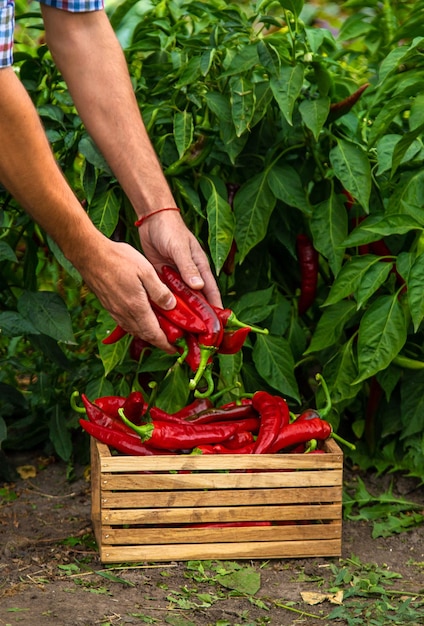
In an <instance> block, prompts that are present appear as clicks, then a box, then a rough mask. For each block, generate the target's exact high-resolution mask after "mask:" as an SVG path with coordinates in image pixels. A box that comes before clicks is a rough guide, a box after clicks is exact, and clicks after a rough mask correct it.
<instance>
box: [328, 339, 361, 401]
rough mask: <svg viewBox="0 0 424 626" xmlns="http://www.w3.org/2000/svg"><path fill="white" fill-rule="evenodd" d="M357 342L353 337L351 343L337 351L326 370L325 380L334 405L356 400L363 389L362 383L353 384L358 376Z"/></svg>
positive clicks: (348, 342)
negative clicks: (355, 347) (355, 351)
mask: <svg viewBox="0 0 424 626" xmlns="http://www.w3.org/2000/svg"><path fill="white" fill-rule="evenodd" d="M355 341H356V337H355V336H353V337H351V338H350V339H349V341H347V342H346V343H345V344H344V345H343V346H342V347H341V348H339V349H338V350H337V352H336V353H335V355H334V357H333V358H332V359H331V360H330V361H329V362H328V363H327V365H326V366H325V369H324V378H325V380H326V382H327V385H328V390H329V392H330V396H331V399H332V402H333V404H334V405H337V404H339V403H342V402H346V400H351V399H352V398H355V397H356V396H357V395H358V393H359V391H360V390H361V388H362V384H361V383H359V384H356V385H354V384H352V383H353V381H354V380H355V378H356V377H357V375H358V367H357V363H356V357H355V353H354V349H353V346H354V343H355Z"/></svg>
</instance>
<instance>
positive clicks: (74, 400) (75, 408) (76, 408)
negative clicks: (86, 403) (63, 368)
mask: <svg viewBox="0 0 424 626" xmlns="http://www.w3.org/2000/svg"><path fill="white" fill-rule="evenodd" d="M79 395H80V394H79V391H73V392H72V393H71V397H70V399H69V402H70V404H71V409H72V410H73V411H75V413H85V409H84V407H82V406H79V405H78V404H77V398H79Z"/></svg>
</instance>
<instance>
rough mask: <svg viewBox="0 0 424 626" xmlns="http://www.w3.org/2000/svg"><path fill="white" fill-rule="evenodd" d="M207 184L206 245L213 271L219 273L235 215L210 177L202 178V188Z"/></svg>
mask: <svg viewBox="0 0 424 626" xmlns="http://www.w3.org/2000/svg"><path fill="white" fill-rule="evenodd" d="M205 183H207V186H208V192H207V194H206V195H207V199H208V200H207V205H206V214H207V220H208V226H209V230H208V245H209V250H210V253H211V257H212V260H213V262H214V265H215V271H216V273H217V275H219V273H220V271H221V269H222V266H223V265H224V263H225V260H226V258H227V256H228V253H229V252H230V249H231V244H232V242H233V238H234V226H235V217H234V213H233V211H232V209H231V207H230V205H229V204H228V202H227V201H226V200H225V199H224V198H223V197H222V195H220V194H219V193H218V189H217V188H216V186H215V183H214V180H213V179H212V178H206V177H204V178H202V189H203V188H204V187H205V186H206V184H205Z"/></svg>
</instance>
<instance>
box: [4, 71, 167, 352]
mask: <svg viewBox="0 0 424 626" xmlns="http://www.w3.org/2000/svg"><path fill="white" fill-rule="evenodd" d="M0 146H1V150H0V181H1V183H2V184H3V185H4V186H5V187H6V188H7V189H8V190H9V191H10V193H12V195H13V196H14V197H15V198H16V199H17V200H18V201H19V202H20V203H21V205H22V206H23V207H24V208H25V210H26V211H27V212H28V213H29V214H30V215H31V216H32V217H33V218H34V219H35V220H36V221H37V222H38V223H39V224H40V225H41V226H42V227H43V228H44V229H45V230H46V232H48V233H49V234H50V235H51V237H52V238H53V239H54V240H55V241H56V242H57V244H58V245H59V246H60V248H61V249H62V251H63V253H64V254H65V256H66V257H67V258H68V259H69V260H70V261H71V262H72V263H73V264H74V265H75V267H76V268H77V269H78V270H79V271H80V272H81V274H82V276H83V277H84V279H85V281H86V282H87V284H88V285H89V287H90V288H91V289H92V290H93V291H94V293H96V295H97V296H98V297H99V299H100V301H101V302H102V304H103V306H104V307H105V308H106V309H107V310H108V311H110V313H111V314H112V315H113V316H114V318H115V319H116V321H117V322H118V323H119V324H121V326H123V327H124V328H125V329H126V330H128V331H130V332H132V333H133V334H137V335H139V336H142V337H143V338H145V339H146V340H148V341H151V342H152V343H153V344H155V345H157V346H158V347H161V348H163V349H164V350H168V351H171V346H170V345H169V344H168V342H167V341H166V337H165V335H164V334H163V332H162V331H161V329H160V327H159V324H158V322H157V319H156V316H155V315H154V313H153V311H152V309H151V307H150V306H149V303H148V297H147V293H146V289H145V288H144V286H145V285H148V294H149V296H150V298H151V299H153V300H154V301H155V302H157V303H158V304H159V306H162V307H165V308H172V306H173V305H174V302H175V300H174V298H173V296H172V294H171V293H170V291H169V290H168V288H167V287H166V286H165V285H164V284H163V283H162V282H161V281H160V280H159V279H158V277H157V274H156V272H155V270H154V268H153V267H152V266H151V265H150V263H149V262H148V261H147V260H146V259H145V258H144V256H143V255H141V254H140V253H139V252H137V250H135V249H134V248H132V247H131V246H128V245H127V244H123V243H122V244H121V243H116V242H112V241H109V239H107V238H106V237H104V236H103V235H102V234H101V233H100V232H99V231H98V230H97V229H96V228H95V227H94V225H93V224H92V222H91V220H90V219H89V217H88V215H87V213H86V212H85V211H84V209H83V208H82V207H81V204H80V203H79V201H78V199H77V198H76V197H75V195H74V194H73V192H72V190H71V189H70V187H69V185H68V184H67V183H66V181H65V179H64V177H63V175H62V173H61V171H60V170H59V168H58V166H57V164H56V161H55V159H54V157H53V154H52V152H51V149H50V146H49V143H48V141H47V138H46V136H45V133H44V130H43V128H42V126H41V123H40V120H39V117H38V115H37V112H36V110H35V109H34V107H33V104H32V102H31V100H30V98H29V96H28V94H27V93H26V91H25V89H24V87H23V86H22V84H21V82H20V81H19V79H18V78H17V77H16V75H15V73H14V71H13V69H12V68H3V69H0ZM151 219H154V218H151Z"/></svg>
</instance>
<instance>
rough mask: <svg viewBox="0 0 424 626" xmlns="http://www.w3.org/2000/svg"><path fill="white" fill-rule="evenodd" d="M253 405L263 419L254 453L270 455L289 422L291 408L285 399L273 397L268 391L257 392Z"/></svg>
mask: <svg viewBox="0 0 424 626" xmlns="http://www.w3.org/2000/svg"><path fill="white" fill-rule="evenodd" d="M252 404H253V408H255V409H256V410H257V411H258V413H259V415H260V419H261V426H260V429H259V434H258V437H257V439H256V444H255V449H254V453H255V454H264V453H268V452H270V450H271V447H272V445H273V443H274V441H275V439H276V438H277V436H278V434H279V432H280V430H281V428H282V427H283V426H284V424H285V423H288V421H289V415H290V412H289V407H288V405H287V403H286V402H285V400H284V399H283V398H280V397H279V396H273V395H271V394H270V393H268V392H266V391H257V392H256V393H255V394H254V395H253V400H252Z"/></svg>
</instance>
